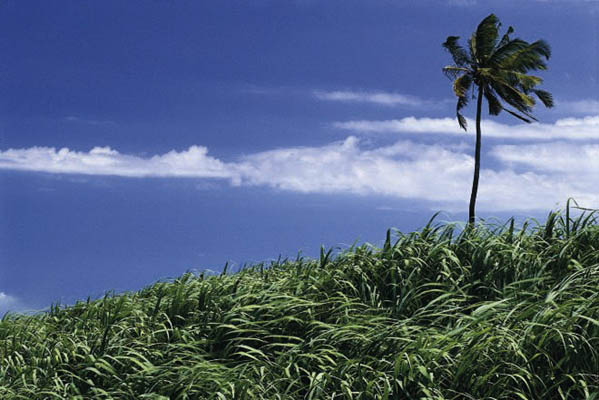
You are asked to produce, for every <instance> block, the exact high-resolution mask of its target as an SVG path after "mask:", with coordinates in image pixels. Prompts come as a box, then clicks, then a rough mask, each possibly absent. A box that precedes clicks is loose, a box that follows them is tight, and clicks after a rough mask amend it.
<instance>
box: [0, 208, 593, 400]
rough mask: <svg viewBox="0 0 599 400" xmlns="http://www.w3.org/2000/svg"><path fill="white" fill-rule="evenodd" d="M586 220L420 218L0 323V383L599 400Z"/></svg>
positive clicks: (105, 395)
mask: <svg viewBox="0 0 599 400" xmlns="http://www.w3.org/2000/svg"><path fill="white" fill-rule="evenodd" d="M598 352H599V225H597V222H596V218H595V215H594V214H593V213H584V214H583V215H581V216H579V217H577V218H576V219H571V218H570V216H569V215H562V214H551V215H550V216H549V218H548V220H547V221H546V222H545V223H544V224H543V225H534V226H530V225H528V226H526V227H524V229H515V228H514V224H513V221H510V222H508V223H507V224H506V225H505V226H502V227H496V226H495V227H494V226H489V225H486V226H480V227H478V228H476V229H466V230H465V231H462V232H459V231H458V230H457V229H456V227H454V226H452V225H445V226H433V225H432V224H429V225H428V226H427V227H425V228H424V229H422V230H421V231H420V232H414V233H410V234H400V233H397V234H396V235H395V236H394V235H392V234H389V233H388V235H387V240H386V242H385V244H384V246H383V248H381V249H377V248H373V247H371V246H367V245H364V246H360V247H355V248H352V249H349V250H348V251H345V252H344V253H342V254H340V255H337V256H335V257H333V256H332V254H331V253H330V252H328V253H327V252H324V251H322V253H321V256H320V259H319V260H303V259H299V260H296V261H282V262H277V263H273V264H271V265H268V266H264V265H257V266H253V267H250V268H247V269H245V270H243V271H241V272H239V273H236V274H222V275H220V276H204V275H199V276H194V275H191V274H187V275H184V276H182V277H181V278H179V279H177V280H175V281H173V282H168V283H166V282H161V283H156V284H154V285H152V286H150V287H148V288H145V289H143V290H141V291H139V292H137V293H133V294H123V295H118V296H107V297H105V298H103V299H101V300H96V301H87V302H80V303H77V304H75V305H74V306H70V307H66V308H59V307H54V308H53V309H52V310H51V311H50V312H48V313H44V314H40V315H36V316H19V315H9V316H5V317H4V319H3V320H2V322H0V398H2V399H66V398H69V399H70V398H74V399H88V398H94V399H155V400H158V399H281V400H283V399H599V354H598Z"/></svg>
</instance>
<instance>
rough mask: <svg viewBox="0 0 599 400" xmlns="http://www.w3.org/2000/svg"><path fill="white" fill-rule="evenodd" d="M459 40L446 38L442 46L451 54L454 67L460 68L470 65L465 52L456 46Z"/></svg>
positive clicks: (454, 37) (451, 37)
mask: <svg viewBox="0 0 599 400" xmlns="http://www.w3.org/2000/svg"><path fill="white" fill-rule="evenodd" d="M459 38H460V37H459V36H448V37H447V39H446V40H445V43H443V45H442V46H443V47H444V48H445V49H446V50H447V51H448V52H449V54H451V57H452V58H453V61H454V62H455V63H456V65H457V66H460V67H461V66H464V65H468V64H469V63H470V57H468V53H467V52H466V50H465V49H464V48H463V47H462V46H460V45H459V44H458V39H459Z"/></svg>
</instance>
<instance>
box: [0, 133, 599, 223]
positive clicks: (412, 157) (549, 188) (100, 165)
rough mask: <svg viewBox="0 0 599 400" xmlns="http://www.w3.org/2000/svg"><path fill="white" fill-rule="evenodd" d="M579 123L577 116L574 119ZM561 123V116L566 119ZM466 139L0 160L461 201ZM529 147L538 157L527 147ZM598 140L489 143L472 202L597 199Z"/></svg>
mask: <svg viewBox="0 0 599 400" xmlns="http://www.w3.org/2000/svg"><path fill="white" fill-rule="evenodd" d="M579 122H580V121H579ZM566 125H567V124H566ZM470 153H471V149H470V147H469V146H466V147H461V146H449V147H448V146H443V147H442V146H440V145H428V144H422V143H416V142H413V141H410V140H400V141H397V142H396V143H393V144H390V145H385V146H375V147H373V146H371V145H368V144H365V143H363V142H361V141H360V139H358V138H357V137H354V136H350V137H348V138H347V139H345V140H343V141H340V142H334V143H329V144H327V145H324V146H318V147H293V148H280V149H273V150H269V151H264V152H258V153H254V154H249V155H246V156H243V157H240V158H239V159H238V160H236V161H234V162H228V163H226V162H223V161H221V160H219V159H217V158H214V157H211V156H209V155H208V150H207V149H206V148H205V147H201V146H192V147H190V148H189V149H188V150H186V151H179V152H177V151H170V152H168V153H165V154H162V155H155V156H152V157H146V158H143V157H138V156H135V155H129V154H121V153H119V152H118V151H116V150H112V149H109V148H105V147H96V148H93V149H92V150H91V151H89V152H79V151H72V150H68V149H60V150H56V149H53V148H43V147H33V148H29V149H19V150H12V149H11V150H6V151H2V152H0V169H11V170H27V171H40V172H49V173H62V174H86V175H115V176H123V177H138V178H141V177H187V178H211V179H225V180H228V181H229V182H230V184H232V185H243V186H266V187H271V188H274V189H278V190H287V191H294V192H301V193H351V194H357V195H378V196H391V197H395V198H404V199H416V200H422V201H427V202H430V203H429V204H432V205H431V207H434V208H437V207H443V208H445V209H448V210H452V209H456V210H460V209H463V207H464V206H465V204H467V200H468V199H467V197H468V195H469V193H470V185H471V180H472V169H473V164H474V162H473V158H472V156H471V155H470ZM531 155H534V156H531ZM598 155H599V145H597V144H588V143H583V144H579V145H574V144H572V143H567V142H549V143H547V142H541V143H537V144H530V145H518V146H514V145H499V146H493V147H490V148H489V156H490V158H492V159H493V160H495V164H496V166H495V167H494V168H493V169H490V168H486V167H485V165H489V164H487V163H488V161H486V160H489V158H488V157H487V158H485V161H486V162H485V164H484V165H483V169H482V171H481V184H480V188H479V202H478V208H479V209H482V210H492V211H501V210H511V211H513V210H541V209H553V208H555V207H556V206H562V205H563V204H564V203H565V201H566V199H567V198H569V197H575V198H576V199H577V200H578V201H579V203H580V204H581V205H584V206H586V207H591V208H593V207H595V208H599V185H597V178H596V177H597V176H599V162H598V161H597V160H598V159H599V157H598Z"/></svg>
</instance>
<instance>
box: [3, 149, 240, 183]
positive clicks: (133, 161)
mask: <svg viewBox="0 0 599 400" xmlns="http://www.w3.org/2000/svg"><path fill="white" fill-rule="evenodd" d="M0 169H12V170H25V171H44V172H50V173H63V174H86V175H118V176H128V177H149V176H155V177H196V178H230V179H233V180H238V178H237V177H236V174H235V171H234V169H233V168H231V167H230V166H228V165H227V164H226V163H224V162H222V161H220V160H218V159H216V158H214V157H211V156H209V155H208V149H207V148H206V147H202V146H191V147H190V148H189V149H187V150H185V151H181V152H177V151H174V150H173V151H170V152H168V153H165V154H162V155H156V156H153V157H150V158H141V157H137V156H133V155H127V154H121V153H119V152H118V151H116V150H113V149H111V148H109V147H94V148H93V149H91V150H90V151H89V152H87V153H86V152H79V151H73V150H69V149H67V148H62V149H60V150H56V149H55V148H51V147H32V148H29V149H9V150H6V151H0Z"/></svg>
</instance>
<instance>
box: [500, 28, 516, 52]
mask: <svg viewBox="0 0 599 400" xmlns="http://www.w3.org/2000/svg"><path fill="white" fill-rule="evenodd" d="M512 33H514V28H512V27H511V26H509V27H508V28H507V32H505V34H504V35H503V37H502V38H501V40H500V41H499V44H498V45H497V48H498V49H500V48H502V47H503V46H505V45H506V44H507V43H508V42H509V41H510V35H511V34H512Z"/></svg>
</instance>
